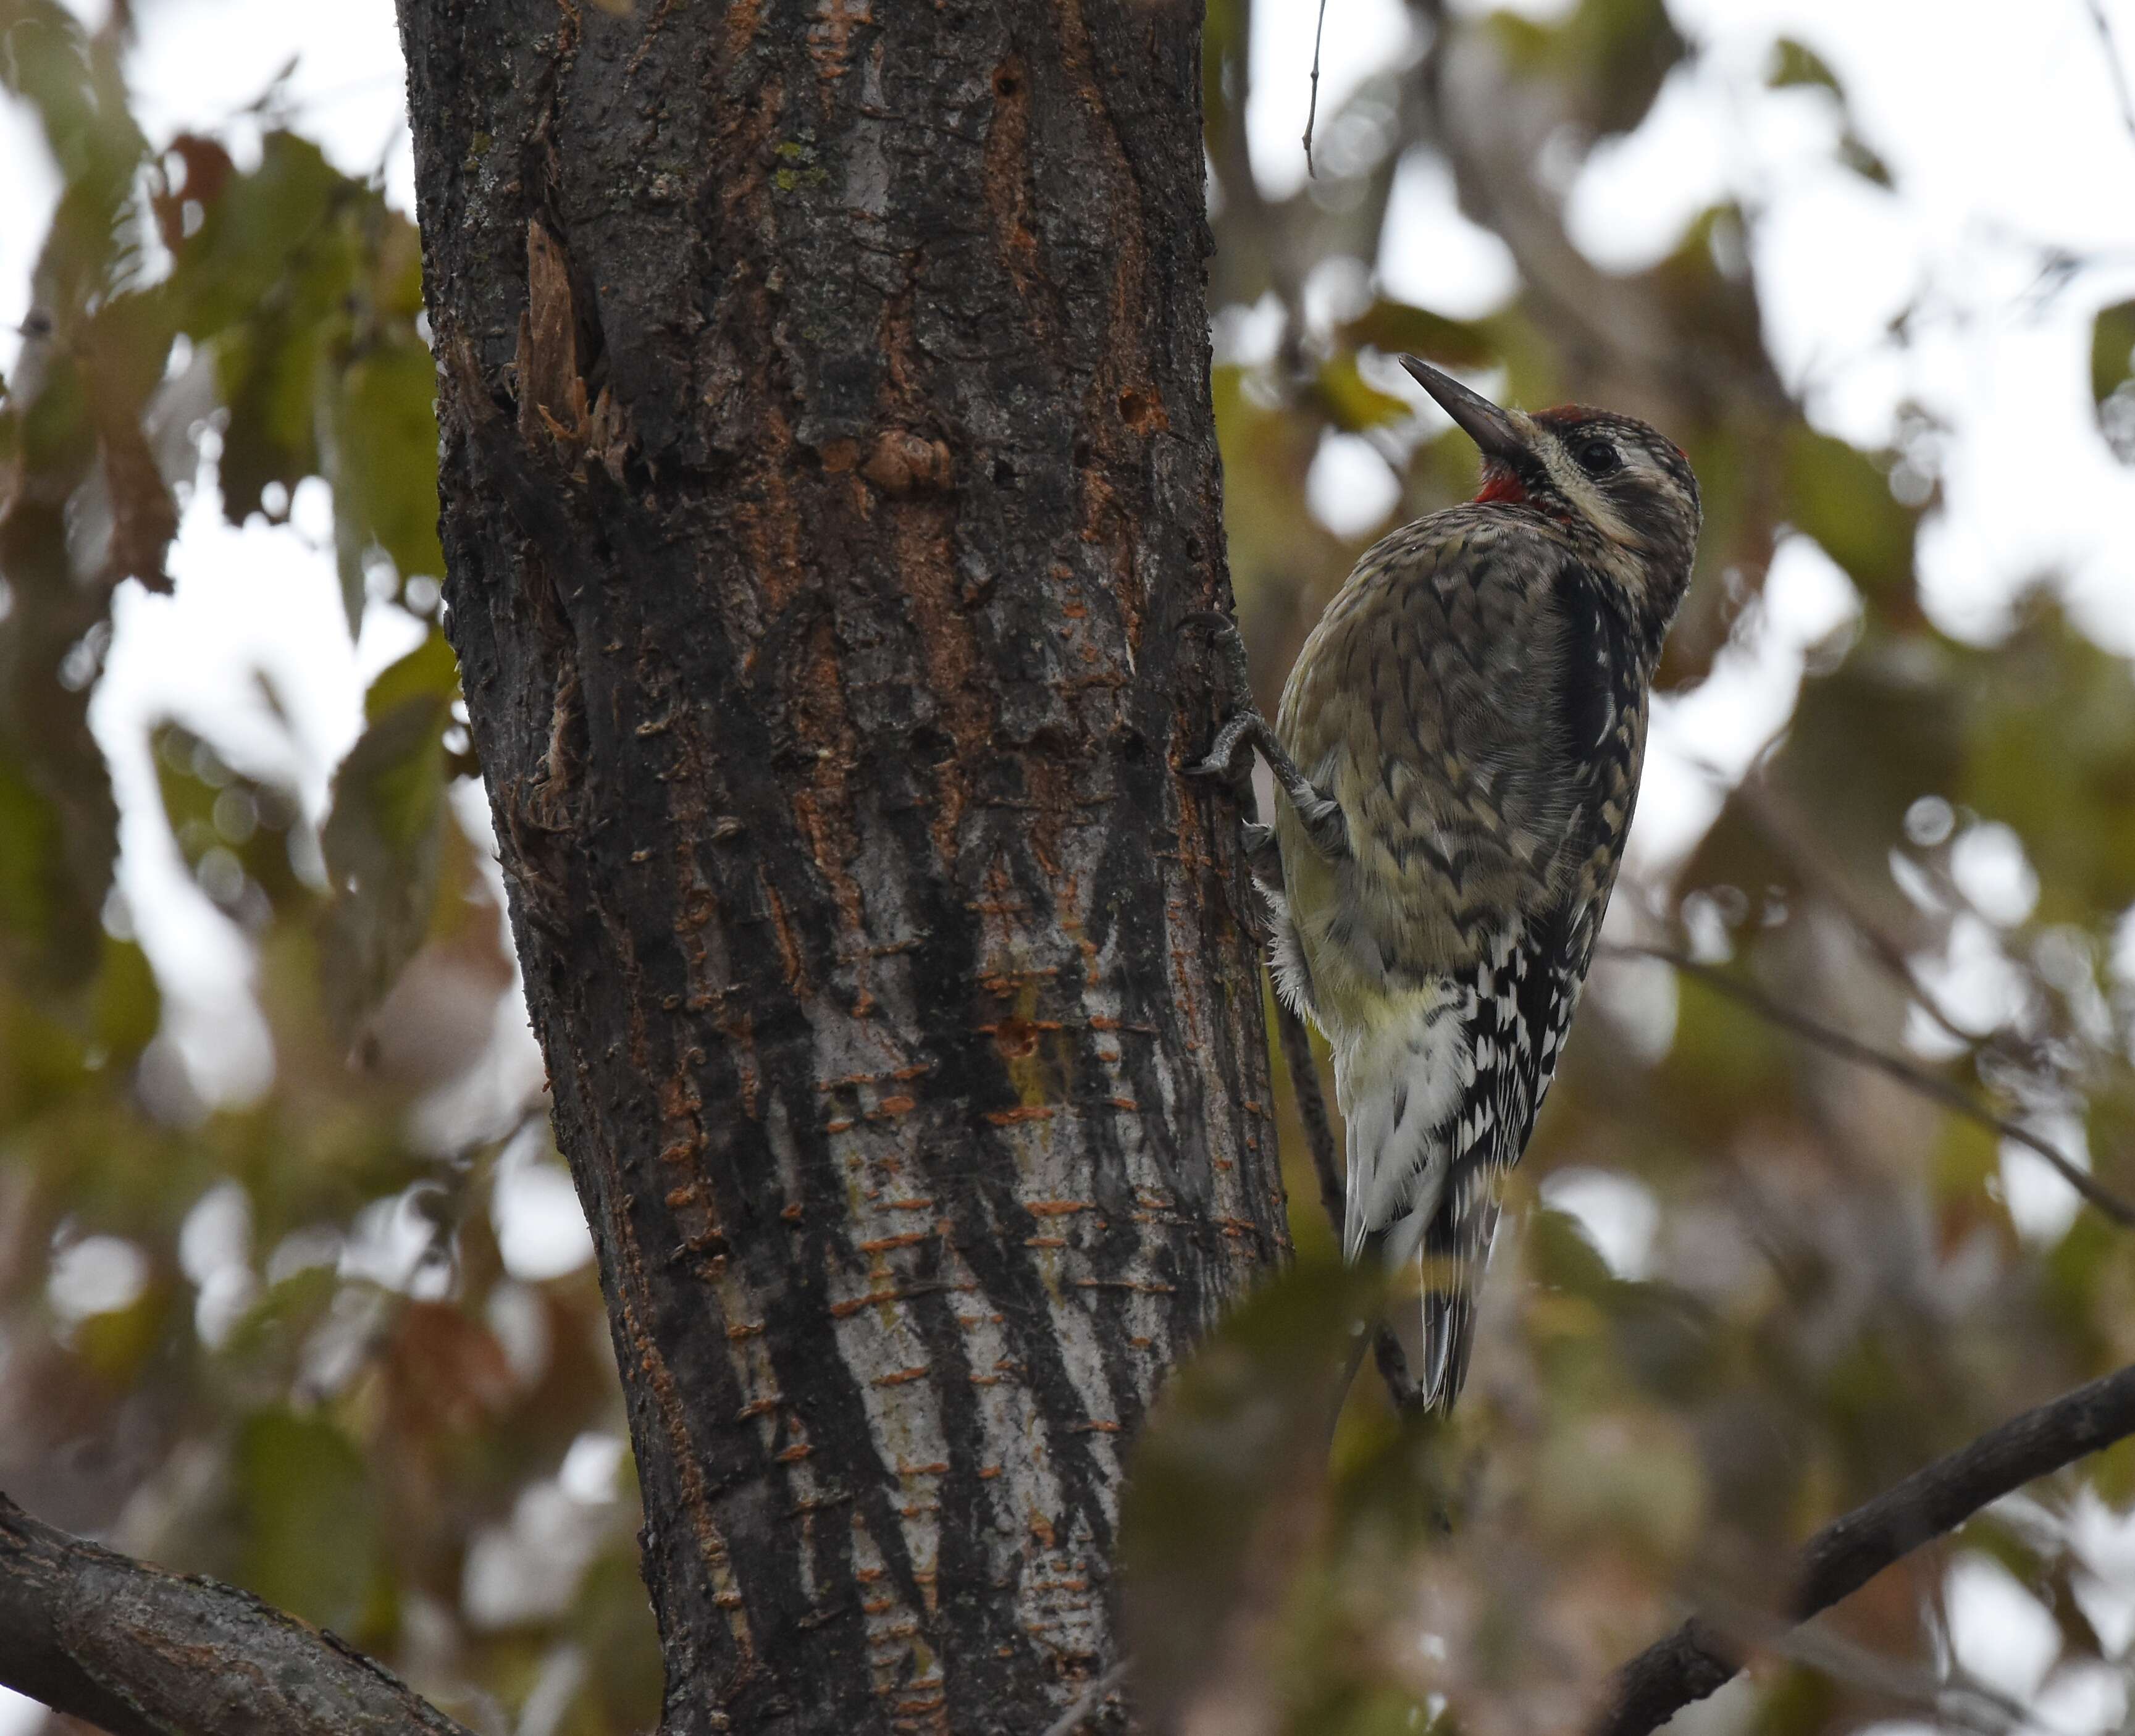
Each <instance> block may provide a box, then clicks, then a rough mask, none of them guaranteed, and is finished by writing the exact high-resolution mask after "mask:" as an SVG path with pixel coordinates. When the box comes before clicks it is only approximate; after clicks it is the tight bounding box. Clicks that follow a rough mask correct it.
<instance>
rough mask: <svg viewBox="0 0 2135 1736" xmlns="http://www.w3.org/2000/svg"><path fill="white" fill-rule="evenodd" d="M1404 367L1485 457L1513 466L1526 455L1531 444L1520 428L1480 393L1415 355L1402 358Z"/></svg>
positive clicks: (1409, 375) (1410, 376) (1411, 377)
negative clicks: (1519, 458)
mask: <svg viewBox="0 0 2135 1736" xmlns="http://www.w3.org/2000/svg"><path fill="white" fill-rule="evenodd" d="M1401 365H1402V367H1404V368H1405V369H1406V370H1408V377H1409V378H1410V379H1411V380H1414V381H1415V382H1416V384H1418V385H1420V386H1421V387H1422V388H1423V389H1424V390H1425V391H1426V392H1428V393H1430V394H1431V396H1432V397H1433V398H1435V399H1437V400H1438V407H1439V408H1440V409H1442V410H1444V411H1445V413H1446V414H1447V415H1449V416H1450V417H1451V418H1453V420H1454V423H1455V426H1457V427H1458V428H1460V431H1461V432H1462V433H1464V434H1465V435H1467V437H1468V438H1469V439H1470V440H1473V441H1474V442H1475V443H1476V445H1478V446H1479V447H1482V448H1483V453H1484V457H1490V458H1502V459H1503V460H1505V462H1508V463H1510V462H1512V461H1513V459H1515V458H1518V457H1522V456H1523V454H1525V452H1527V441H1526V440H1525V439H1524V438H1523V437H1522V435H1521V433H1520V429H1519V424H1518V423H1516V422H1514V421H1513V418H1511V417H1510V416H1508V414H1506V413H1505V412H1504V411H1503V410H1501V409H1498V406H1497V405H1495V404H1493V403H1491V402H1490V400H1489V399H1487V398H1485V397H1484V395H1483V394H1481V393H1480V392H1471V391H1469V389H1468V388H1467V387H1465V386H1464V385H1463V384H1460V381H1459V380H1455V378H1454V377H1453V376H1452V375H1450V374H1441V373H1440V372H1439V370H1437V369H1435V368H1434V367H1432V366H1431V364H1430V363H1429V362H1427V361H1419V360H1416V357H1415V356H1413V355H1404V356H1402V359H1401Z"/></svg>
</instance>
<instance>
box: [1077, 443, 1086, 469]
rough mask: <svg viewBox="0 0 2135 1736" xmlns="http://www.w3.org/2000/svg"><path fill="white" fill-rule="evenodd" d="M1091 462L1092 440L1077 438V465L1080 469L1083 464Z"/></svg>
mask: <svg viewBox="0 0 2135 1736" xmlns="http://www.w3.org/2000/svg"><path fill="white" fill-rule="evenodd" d="M1088 462H1090V442H1088V441H1087V440H1077V442H1075V465H1076V467H1077V469H1078V470H1079V469H1080V468H1081V467H1082V466H1083V465H1085V464H1087V463H1088Z"/></svg>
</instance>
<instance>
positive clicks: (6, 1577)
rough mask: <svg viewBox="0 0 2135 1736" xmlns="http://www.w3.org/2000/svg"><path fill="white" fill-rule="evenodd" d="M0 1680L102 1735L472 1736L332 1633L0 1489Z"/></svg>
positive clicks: (462, 1725) (247, 1593)
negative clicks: (136, 1553)
mask: <svg viewBox="0 0 2135 1736" xmlns="http://www.w3.org/2000/svg"><path fill="white" fill-rule="evenodd" d="M0 1681H5V1682H6V1683H7V1685H9V1686H10V1687H12V1688H14V1689H15V1690H17V1691H18V1692H20V1693H23V1694H27V1695H32V1696H33V1697H35V1698H36V1699H38V1700H42V1701H43V1702H44V1703H45V1704H46V1705H48V1706H50V1707H51V1708H52V1709H54V1710H56V1711H61V1712H67V1713H70V1714H73V1715H74V1716H75V1717H76V1718H80V1719H87V1720H88V1721H89V1722H90V1723H92V1724H96V1725H97V1726H98V1727H99V1728H100V1729H105V1730H109V1731H110V1732H111V1733H112V1736H171V1733H173V1732H177V1731H186V1732H191V1733H192V1736H385V1733H386V1732H393V1731H404V1732H407V1733H409V1736H471V1733H470V1732H469V1731H468V1730H467V1727H466V1726H465V1725H464V1724H457V1723H455V1722H454V1721H453V1719H449V1718H448V1717H446V1716H445V1714H443V1713H442V1712H440V1711H438V1709H437V1708H436V1707H434V1706H433V1705H430V1704H429V1703H428V1701H427V1700H423V1699H421V1698H419V1696H418V1695H415V1694H414V1693H413V1692H411V1691H410V1690H409V1688H408V1686H407V1685H406V1684H405V1683H404V1682H403V1681H401V1680H400V1679H399V1677H398V1676H395V1675H394V1674H393V1673H392V1672H391V1671H389V1670H386V1669H385V1668H383V1667H382V1666H380V1665H378V1664H375V1663H373V1662H372V1661H370V1659H369V1658H367V1657H365V1656H363V1655H362V1654H361V1652H358V1651H353V1650H351V1648H350V1647H347V1646H345V1645H343V1644H342V1643H341V1642H340V1641H339V1640H337V1639H336V1638H335V1637H333V1635H332V1634H330V1633H325V1634H322V1633H320V1632H317V1630H316V1629H314V1628H311V1627H306V1626H304V1624H303V1622H298V1621H294V1620H293V1619H292V1618H289V1617H288V1616H285V1615H283V1613H281V1612H280V1611H279V1610H275V1609H269V1608H268V1607H267V1606H266V1605H265V1604H264V1603H261V1602H260V1601H259V1598H255V1597H254V1596H253V1595H252V1594H251V1593H249V1592H243V1591H240V1590H238V1589H236V1588H235V1586H230V1585H219V1584H216V1583H215V1581H214V1580H212V1579H191V1578H182V1577H181V1576H180V1575H178V1574H170V1573H165V1572H164V1571H163V1570H162V1569H161V1568H157V1567H148V1566H145V1565H143V1564H142V1563H140V1562H138V1561H129V1560H128V1559H126V1557H124V1556H123V1555H114V1554H113V1553H112V1552H111V1551H110V1550H107V1549H102V1548H99V1546H98V1545H95V1544H94V1543H85V1542H84V1541H83V1540H81V1539H80V1538H78V1537H70V1536H69V1535H67V1534H66V1533H65V1532H64V1531H60V1530H54V1529H53V1528H52V1527H51V1526H48V1525H45V1524H41V1523H40V1522H39V1521H36V1520H35V1519H32V1518H31V1516H29V1515H28V1514H27V1513H25V1512H24V1511H22V1509H21V1508H20V1507H18V1506H16V1505H15V1504H14V1503H13V1502H12V1501H9V1500H8V1499H7V1497H5V1496H0Z"/></svg>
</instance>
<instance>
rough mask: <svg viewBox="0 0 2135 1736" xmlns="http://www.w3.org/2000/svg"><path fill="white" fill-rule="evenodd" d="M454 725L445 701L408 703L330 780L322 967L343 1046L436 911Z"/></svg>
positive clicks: (381, 720)
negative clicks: (447, 740) (447, 735)
mask: <svg viewBox="0 0 2135 1736" xmlns="http://www.w3.org/2000/svg"><path fill="white" fill-rule="evenodd" d="M414 655H416V656H420V655H422V653H421V652H417V653H415V654H414ZM404 661H406V660H404ZM399 667H400V665H395V669H399ZM451 715H452V712H451V699H450V695H449V694H448V693H437V692H414V693H412V694H409V696H408V697H407V698H404V699H400V700H399V701H397V702H396V703H395V704H393V705H391V706H390V707H389V708H386V709H385V710H384V711H383V712H382V713H380V715H379V716H377V717H376V718H375V719H374V720H373V721H372V723H371V725H370V728H368V729H366V731H365V732H364V733H363V735H362V737H361V738H360V739H359V740H358V741H357V742H356V746H355V747H352V748H351V749H350V750H349V755H348V757H347V758H346V759H345V760H344V761H342V762H341V770H340V771H338V772H337V773H336V774H335V777H334V792H333V811H332V814H331V815H330V816H329V817H328V819H327V824H326V831H325V834H324V836H323V838H322V844H324V847H325V851H326V860H327V879H328V881H329V883H330V884H331V886H332V892H333V902H332V904H331V905H330V906H329V907H327V912H326V916H325V922H324V925H323V927H322V932H321V950H320V960H319V962H320V968H321V970H322V974H323V976H324V979H325V985H326V990H327V1005H328V1007H329V1008H330V1010H331V1011H332V1014H333V1016H334V1019H335V1022H336V1025H337V1026H338V1028H340V1029H341V1032H342V1033H343V1034H344V1035H345V1036H346V1035H349V1034H351V1033H352V1032H354V1030H355V1029H356V1026H357V1025H358V1024H360V1023H361V1021H362V1019H363V1018H364V1016H365V1015H366V1014H367V1013H369V1012H370V1010H371V1008H374V1007H375V1006H376V1005H377V1004H378V1003H379V1002H380V1001H381V1000H382V999H385V994H386V993H387V991H388V990H390V989H391V988H392V986H393V984H394V982H395V979H397V978H398V977H399V974H400V970H401V967H402V966H404V965H406V964H407V962H408V960H409V959H411V958H413V957H414V955H415V952H416V950H417V949H418V948H419V946H420V945H422V943H423V937H424V934H425V933H426V932H427V931H428V928H429V926H430V919H431V916H432V913H433V912H434V910H435V909H436V907H437V903H438V886H439V884H440V881H441V872H442V869H443V861H444V849H443V845H444V837H443V834H444V829H445V827H446V826H447V825H448V824H450V818H449V815H448V811H447V808H446V805H445V788H446V785H447V783H448V778H447V776H446V765H445V749H444V742H443V730H444V726H445V724H446V723H447V721H448V719H449V718H450V717H451Z"/></svg>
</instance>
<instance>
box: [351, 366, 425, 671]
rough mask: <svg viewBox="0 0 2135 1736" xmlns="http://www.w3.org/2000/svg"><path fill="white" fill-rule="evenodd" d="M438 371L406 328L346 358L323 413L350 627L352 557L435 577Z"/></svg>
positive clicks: (357, 610) (357, 595) (354, 609)
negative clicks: (377, 556) (378, 558)
mask: <svg viewBox="0 0 2135 1736" xmlns="http://www.w3.org/2000/svg"><path fill="white" fill-rule="evenodd" d="M436 401H437V370H436V367H435V365H433V362H432V361H431V359H430V352H429V351H428V349H426V348H425V347H424V345H423V344H422V342H421V341H420V340H419V339H417V338H416V337H414V336H413V335H412V333H411V334H410V335H409V336H407V337H406V338H405V339H404V340H399V341H393V342H389V343H383V344H380V346H378V347H376V348H375V349H372V350H370V351H368V352H366V353H365V354H363V355H359V356H358V357H357V358H356V360H353V361H351V363H350V364H349V365H348V366H347V368H346V370H345V371H344V372H343V373H342V375H341V380H340V384H339V389H338V390H337V391H336V393H335V394H334V397H333V400H332V406H331V410H330V413H329V415H328V417H327V423H326V428H327V444H326V452H325V459H326V476H327V481H329V482H331V483H332V485H333V491H334V546H335V550H336V554H337V555H338V557H339V560H340V564H341V597H342V602H343V603H344V604H345V605H346V607H347V608H348V612H349V617H348V619H349V631H351V633H353V632H355V631H356V630H357V629H358V627H359V626H361V621H362V613H363V594H364V593H363V574H362V568H361V563H362V561H363V559H364V558H365V557H366V555H367V554H369V553H370V550H371V549H380V550H382V551H383V552H384V554H385V555H386V557H387V558H388V559H390V560H391V561H392V563H393V565H394V567H395V569H396V570H397V571H398V572H399V576H400V578H401V579H402V580H403V581H406V580H408V579H410V578H414V577H415V576H416V575H417V574H418V573H428V574H430V575H431V576H433V577H439V578H441V577H443V573H444V570H445V557H444V551H443V549H441V548H439V547H438V418H437V409H436Z"/></svg>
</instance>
